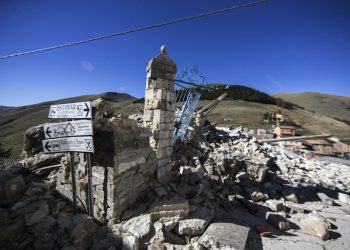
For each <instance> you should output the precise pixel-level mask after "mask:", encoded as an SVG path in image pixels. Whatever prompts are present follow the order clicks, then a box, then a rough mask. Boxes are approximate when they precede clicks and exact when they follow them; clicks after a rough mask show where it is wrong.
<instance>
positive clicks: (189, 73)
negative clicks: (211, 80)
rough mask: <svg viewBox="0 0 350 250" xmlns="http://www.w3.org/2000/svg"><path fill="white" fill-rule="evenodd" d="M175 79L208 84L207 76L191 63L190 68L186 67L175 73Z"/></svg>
mask: <svg viewBox="0 0 350 250" xmlns="http://www.w3.org/2000/svg"><path fill="white" fill-rule="evenodd" d="M176 80H181V81H183V82H188V83H195V84H198V85H204V86H205V85H207V84H208V81H207V78H206V77H205V76H204V75H203V73H202V72H200V71H199V69H198V66H197V65H192V67H191V68H186V69H184V70H182V71H181V72H179V73H178V74H177V75H176Z"/></svg>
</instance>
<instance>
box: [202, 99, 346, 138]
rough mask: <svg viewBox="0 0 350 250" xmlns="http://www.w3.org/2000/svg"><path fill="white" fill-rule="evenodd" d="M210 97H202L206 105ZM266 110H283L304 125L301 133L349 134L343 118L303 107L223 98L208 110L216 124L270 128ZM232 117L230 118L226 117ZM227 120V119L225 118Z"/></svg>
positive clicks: (287, 115)
mask: <svg viewBox="0 0 350 250" xmlns="http://www.w3.org/2000/svg"><path fill="white" fill-rule="evenodd" d="M207 103H209V101H201V102H200V103H199V104H200V105H205V104H207ZM266 112H271V113H276V112H282V114H283V115H284V117H285V119H286V120H290V121H293V122H294V123H295V124H296V125H298V126H299V127H301V128H302V130H300V131H298V133H299V134H322V133H327V134H328V133H330V134H334V135H336V136H338V137H340V138H347V137H350V126H349V125H348V124H346V123H344V122H340V121H337V120H335V119H333V118H330V117H326V116H323V115H320V114H317V113H313V112H310V111H307V110H303V109H300V108H293V109H286V108H282V107H279V106H276V105H272V104H263V103H256V102H246V101H242V100H224V101H222V102H220V103H219V104H218V105H217V106H216V108H215V109H213V111H212V112H211V113H210V114H209V117H208V119H209V121H210V122H212V123H217V124H227V125H232V126H235V127H238V126H241V125H242V126H243V127H247V128H250V129H257V128H265V129H271V124H268V123H265V122H264V121H263V115H264V113H266ZM224 118H230V119H231V121H227V122H225V121H224ZM226 120H227V119H226Z"/></svg>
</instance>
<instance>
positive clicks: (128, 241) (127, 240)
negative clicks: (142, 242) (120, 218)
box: [122, 235, 139, 250]
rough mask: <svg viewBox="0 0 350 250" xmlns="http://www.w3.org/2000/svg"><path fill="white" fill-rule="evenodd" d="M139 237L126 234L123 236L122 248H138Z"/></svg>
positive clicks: (131, 249) (128, 249)
mask: <svg viewBox="0 0 350 250" xmlns="http://www.w3.org/2000/svg"><path fill="white" fill-rule="evenodd" d="M138 249H139V239H138V238H137V237H135V236H132V235H128V236H125V237H123V243H122V250H138Z"/></svg>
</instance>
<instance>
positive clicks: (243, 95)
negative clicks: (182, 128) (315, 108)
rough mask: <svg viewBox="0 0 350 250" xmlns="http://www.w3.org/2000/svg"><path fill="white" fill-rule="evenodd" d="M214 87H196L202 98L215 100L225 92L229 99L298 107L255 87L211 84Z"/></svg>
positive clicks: (288, 107)
mask: <svg viewBox="0 0 350 250" xmlns="http://www.w3.org/2000/svg"><path fill="white" fill-rule="evenodd" d="M209 86H210V87H211V88H212V89H208V88H196V91H198V92H200V93H201V100H214V99H216V98H217V97H218V96H220V95H222V94H223V93H227V99H232V100H243V101H248V102H257V103H264V104H275V105H277V106H280V107H283V108H286V109H292V108H294V107H298V106H297V105H295V104H291V103H289V102H285V101H284V100H282V99H281V98H275V97H273V96H270V95H269V94H266V93H264V92H262V91H259V90H257V89H254V88H250V87H246V86H242V85H223V84H210V85H209Z"/></svg>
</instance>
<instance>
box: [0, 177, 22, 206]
mask: <svg viewBox="0 0 350 250" xmlns="http://www.w3.org/2000/svg"><path fill="white" fill-rule="evenodd" d="M25 191H26V184H25V182H24V179H23V176H22V175H12V174H2V175H1V178H0V204H1V205H4V204H11V203H13V202H15V201H16V200H17V199H18V198H20V196H21V195H22V194H23V193H24V192H25Z"/></svg>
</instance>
